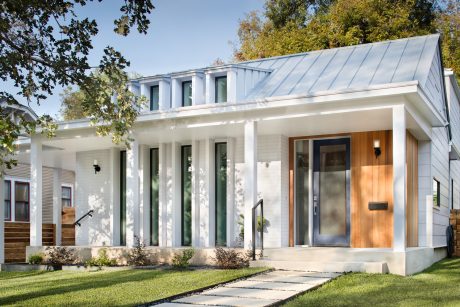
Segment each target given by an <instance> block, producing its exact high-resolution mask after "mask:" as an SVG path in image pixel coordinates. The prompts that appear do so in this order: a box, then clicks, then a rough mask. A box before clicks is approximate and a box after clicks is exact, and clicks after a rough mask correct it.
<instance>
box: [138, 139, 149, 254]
mask: <svg viewBox="0 0 460 307" xmlns="http://www.w3.org/2000/svg"><path fill="white" fill-rule="evenodd" d="M139 186H140V192H139V194H140V195H139V200H140V237H141V240H142V241H143V242H144V243H145V244H146V245H150V151H149V147H148V146H146V145H141V146H140V165H139Z"/></svg>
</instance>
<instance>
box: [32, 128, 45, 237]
mask: <svg viewBox="0 0 460 307" xmlns="http://www.w3.org/2000/svg"><path fill="white" fill-rule="evenodd" d="M42 165H43V162H42V142H41V139H40V136H36V135H34V136H32V137H31V140H30V246H41V245H42V189H43V186H42V182H43V175H42Z"/></svg>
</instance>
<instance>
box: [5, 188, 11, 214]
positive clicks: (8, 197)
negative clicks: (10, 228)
mask: <svg viewBox="0 0 460 307" xmlns="http://www.w3.org/2000/svg"><path fill="white" fill-rule="evenodd" d="M4 182H5V183H4V189H5V192H4V194H5V221H11V181H9V180H5V181H4Z"/></svg>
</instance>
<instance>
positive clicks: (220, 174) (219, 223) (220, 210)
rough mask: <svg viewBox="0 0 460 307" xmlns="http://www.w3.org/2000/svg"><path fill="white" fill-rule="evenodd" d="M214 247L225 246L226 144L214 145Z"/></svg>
mask: <svg viewBox="0 0 460 307" xmlns="http://www.w3.org/2000/svg"><path fill="white" fill-rule="evenodd" d="M215 155H216V156H215V163H216V165H215V172H216V173H215V180H216V187H215V188H216V194H215V195H216V246H226V245H227V143H216V145H215Z"/></svg>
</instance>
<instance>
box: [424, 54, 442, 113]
mask: <svg viewBox="0 0 460 307" xmlns="http://www.w3.org/2000/svg"><path fill="white" fill-rule="evenodd" d="M442 78H443V77H442V76H441V59H440V57H439V50H438V49H437V50H436V54H435V56H434V57H433V60H432V62H431V67H430V70H429V74H428V77H427V79H426V82H425V84H424V86H423V88H424V90H425V91H426V94H427V95H428V97H429V98H430V100H431V102H432V103H433V105H434V107H435V108H436V110H438V112H439V114H441V115H442V116H443V117H444V116H445V105H444V98H443V97H444V85H443V82H442V81H443V79H442Z"/></svg>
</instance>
